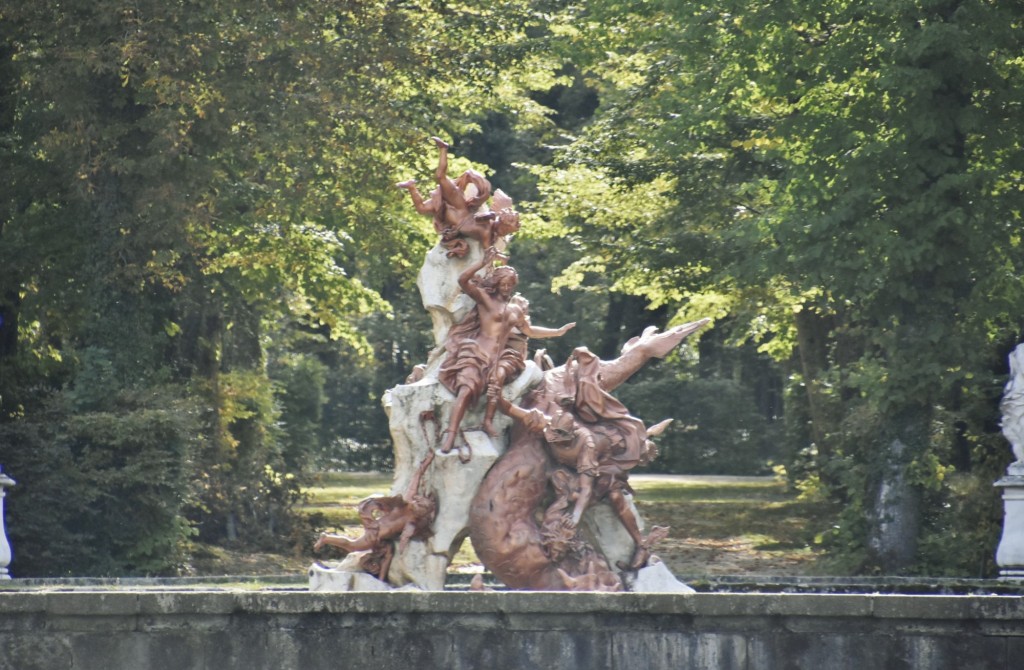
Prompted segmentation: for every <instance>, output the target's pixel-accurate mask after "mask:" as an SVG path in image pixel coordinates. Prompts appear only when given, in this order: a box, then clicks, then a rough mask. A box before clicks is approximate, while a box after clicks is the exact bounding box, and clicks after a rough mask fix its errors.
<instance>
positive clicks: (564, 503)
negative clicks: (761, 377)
mask: <svg viewBox="0 0 1024 670" xmlns="http://www.w3.org/2000/svg"><path fill="white" fill-rule="evenodd" d="M434 142H435V143H436V145H437V147H438V150H439V154H440V156H439V161H438V168H437V174H436V181H437V187H436V188H435V189H433V190H432V191H431V193H430V194H429V196H427V197H426V198H424V197H423V196H422V195H421V194H420V192H419V191H418V189H417V188H416V183H415V182H414V181H406V182H402V183H399V184H398V185H397V186H398V187H399V188H402V189H405V190H407V191H408V192H409V194H410V197H411V198H412V201H413V205H414V206H415V208H416V211H418V212H419V213H420V214H424V215H429V216H432V217H433V221H434V228H435V230H436V232H437V233H438V235H439V236H440V240H439V242H438V244H437V246H435V247H434V248H433V249H432V250H431V251H430V252H429V253H428V254H427V257H426V259H425V262H424V264H423V268H422V269H421V272H420V276H419V280H418V282H417V285H418V287H419V289H420V293H421V295H422V298H423V303H424V307H425V308H426V309H427V310H428V311H429V313H430V314H431V318H432V320H433V331H434V337H435V341H436V344H437V347H436V349H435V350H434V351H433V352H432V353H431V355H430V357H429V358H428V360H427V362H426V363H425V364H423V365H419V366H417V367H416V369H415V370H414V371H413V372H412V374H411V375H410V376H409V378H408V379H407V380H406V383H405V384H401V385H399V386H397V387H395V388H393V389H391V390H390V391H388V393H387V394H386V395H385V398H384V406H385V411H387V412H388V415H389V420H390V429H391V435H392V438H393V441H394V449H395V481H394V486H393V489H392V493H391V494H390V495H387V496H383V495H382V496H375V497H371V498H368V499H367V500H364V501H363V502H362V503H360V505H359V514H360V518H361V520H362V524H363V529H362V535H361V536H360V537H358V538H349V537H346V536H344V535H337V534H329V533H324V534H322V535H321V537H320V539H319V540H318V542H317V544H316V548H317V549H318V550H319V549H321V548H323V547H324V546H326V545H331V546H334V547H337V548H339V549H341V550H342V551H344V552H347V556H346V558H345V559H344V560H343V561H342V562H341V563H340V564H336V565H334V566H332V567H326V566H324V565H314V566H313V568H311V571H310V585H311V588H313V589H314V590H367V589H389V588H398V587H403V586H406V585H412V586H413V587H416V588H420V589H427V590H439V589H442V588H444V584H445V578H446V575H447V570H448V567H449V564H450V563H451V561H452V558H453V557H454V555H455V553H456V552H457V551H458V549H459V547H460V546H461V544H462V542H463V541H464V540H465V539H466V538H467V537H469V539H470V540H471V541H472V543H473V548H474V549H475V550H476V553H477V556H478V557H479V558H480V561H481V562H482V563H483V565H484V567H485V568H486V569H487V570H489V571H490V572H491V573H492V574H493V575H494V577H495V578H496V579H498V580H500V581H501V582H502V583H503V584H504V585H505V586H507V587H508V588H512V589H527V590H591V591H593V590H596V591H621V590H670V591H683V590H688V589H687V587H686V586H685V585H683V584H681V583H680V582H678V581H677V580H675V578H674V577H672V575H671V573H669V572H668V571H667V568H665V566H664V565H663V564H661V563H660V562H659V561H658V559H657V557H656V556H655V555H654V554H653V553H652V549H653V545H654V543H655V542H657V541H658V540H659V539H661V538H663V537H665V535H666V534H667V532H668V529H666V528H660V527H654V528H652V529H650V531H649V532H647V533H646V534H645V533H644V530H643V523H642V521H641V519H640V517H639V515H638V513H637V510H636V507H635V506H634V505H633V502H632V495H631V494H632V489H631V488H630V486H629V472H630V470H631V469H632V468H634V467H635V466H637V465H643V464H646V463H648V462H650V461H651V460H652V459H653V458H654V457H655V456H656V455H657V448H656V447H655V445H654V443H653V442H652V441H651V438H653V437H655V436H656V435H658V434H659V433H660V432H661V431H662V430H664V428H665V427H666V425H667V424H668V423H669V421H663V422H661V423H659V424H657V425H655V426H651V427H647V426H645V425H644V424H643V422H642V421H640V420H639V419H637V418H636V417H634V416H632V415H630V413H629V411H628V410H627V409H626V408H625V407H624V406H623V405H622V404H621V403H620V402H619V401H618V400H616V399H615V398H614V397H613V396H612V395H611V394H610V392H611V391H613V390H614V389H615V388H616V387H618V386H619V385H620V384H622V383H623V382H624V381H626V379H628V378H629V377H630V376H631V375H632V374H633V373H635V372H636V371H637V370H639V369H640V368H641V367H642V366H643V365H644V364H645V363H647V362H648V361H649V360H651V359H652V358H660V357H664V356H665V355H667V354H668V353H669V352H670V351H671V350H672V349H673V348H674V347H676V346H677V345H678V344H679V343H680V342H682V340H683V339H685V338H686V337H687V336H688V335H690V334H691V333H693V332H695V331H697V330H698V329H700V328H701V327H703V326H704V325H705V324H706V323H707V320H706V319H704V320H701V321H696V322H693V323H688V324H685V325H682V326H679V327H676V328H673V329H670V330H668V331H666V332H658V331H657V329H655V328H648V329H647V330H646V331H645V332H644V333H642V334H641V335H639V336H638V337H635V338H633V339H632V340H630V341H629V342H628V343H627V344H626V345H625V346H624V347H623V349H622V352H621V354H620V355H619V356H618V357H617V358H615V359H613V360H601V359H600V358H598V357H597V356H595V355H594V354H593V353H591V352H590V351H589V350H588V349H587V348H586V347H578V348H577V349H575V350H574V351H573V352H572V354H571V355H570V356H569V358H568V360H567V361H565V362H564V363H563V364H561V365H557V366H556V365H554V363H553V362H552V361H551V359H550V358H549V357H548V356H546V354H545V352H544V350H540V351H538V352H537V353H536V354H535V355H533V356H532V357H531V356H530V355H529V353H528V345H529V341H530V340H531V339H542V338H552V337H560V336H563V335H565V334H566V333H567V332H568V331H569V330H570V329H572V327H573V326H574V325H575V324H572V323H569V324H565V325H564V326H561V327H559V328H548V327H542V326H538V325H535V324H533V323H532V321H531V319H530V313H529V303H528V301H527V300H526V299H525V298H524V297H523V296H521V295H519V294H517V293H516V292H515V289H516V285H517V282H518V276H517V274H516V271H515V269H514V268H513V266H512V264H511V261H512V257H511V256H510V255H508V254H506V253H504V252H505V250H506V247H507V244H508V241H509V240H508V236H509V235H510V234H511V233H513V232H515V231H517V230H519V215H518V214H517V213H516V212H515V210H514V209H513V208H512V200H511V199H510V198H509V197H508V196H507V195H505V194H504V193H502V192H501V191H500V190H498V191H496V192H494V194H493V195H492V194H491V186H490V184H489V183H488V181H487V180H486V179H485V178H484V177H483V176H482V175H480V174H479V173H477V172H474V171H472V170H470V171H467V172H465V173H463V174H462V175H461V176H459V177H458V178H457V179H451V178H449V177H448V174H447V172H448V145H447V144H445V143H444V142H443V141H441V140H440V139H437V138H435V139H434Z"/></svg>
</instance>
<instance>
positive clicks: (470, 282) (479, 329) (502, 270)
mask: <svg viewBox="0 0 1024 670" xmlns="http://www.w3.org/2000/svg"><path fill="white" fill-rule="evenodd" d="M497 258H506V257H504V256H502V255H501V254H499V253H498V251H497V249H495V248H494V247H493V246H492V247H488V248H487V250H486V251H485V252H484V255H483V257H482V258H481V259H480V260H479V261H477V262H476V263H473V264H472V265H470V266H469V267H468V268H466V270H465V271H463V272H462V274H461V275H459V286H460V287H461V288H462V290H463V291H464V292H465V293H466V295H468V296H469V297H471V298H472V299H473V302H475V303H476V305H475V306H474V308H473V309H472V310H471V311H470V313H469V314H468V315H467V316H466V318H465V319H463V321H462V322H461V323H459V324H458V325H456V326H455V327H453V328H452V329H451V330H450V331H449V333H448V338H447V340H446V341H445V345H444V347H445V350H446V351H447V358H446V359H445V361H444V363H442V365H441V371H440V375H439V380H440V382H441V383H442V384H443V385H444V386H445V388H447V389H448V390H449V391H451V392H452V393H454V394H455V402H454V404H453V405H452V410H451V418H450V419H449V421H448V427H447V429H446V430H445V431H444V433H445V434H444V441H443V443H442V445H441V451H442V452H443V453H448V452H450V451H451V450H452V448H453V447H454V446H455V442H456V438H457V437H458V431H459V427H460V425H461V423H462V419H463V417H465V415H466V411H467V410H468V409H469V408H470V407H471V406H472V405H474V404H475V403H476V402H477V400H479V398H480V397H481V395H483V393H484V392H485V391H488V389H489V388H490V389H491V390H490V391H488V393H489V397H490V398H491V400H492V402H493V403H494V404H495V405H496V403H497V396H498V395H499V394H500V390H501V388H502V386H504V384H505V383H507V382H508V381H510V380H511V379H514V378H515V377H516V376H517V375H518V374H519V373H520V372H522V370H523V368H524V367H525V365H526V360H525V354H526V338H527V337H534V338H546V337H559V336H561V335H564V334H565V333H566V332H568V330H569V329H570V328H572V327H573V326H575V325H576V324H575V323H567V324H566V325H564V326H562V327H561V328H544V327H541V326H534V325H533V324H532V323H530V318H529V313H528V303H527V302H526V300H525V299H524V298H522V297H521V296H517V295H515V294H514V291H515V288H516V285H517V284H518V282H519V277H518V275H517V274H516V271H515V269H514V268H512V267H510V266H507V265H505V266H502V267H498V268H494V269H493V270H491V271H490V272H489V273H487V274H486V275H484V276H483V277H477V272H479V271H480V270H482V269H483V268H484V267H489V266H490V265H491V264H492V263H493V262H494V260H495V259H497ZM487 416H488V418H486V419H485V425H484V429H485V430H487V431H488V432H493V429H492V428H491V426H490V418H493V416H494V413H493V410H490V411H489V413H488V415H487ZM465 449H466V450H467V451H465V452H463V451H460V452H459V457H460V458H461V459H462V460H469V453H468V445H466V446H465Z"/></svg>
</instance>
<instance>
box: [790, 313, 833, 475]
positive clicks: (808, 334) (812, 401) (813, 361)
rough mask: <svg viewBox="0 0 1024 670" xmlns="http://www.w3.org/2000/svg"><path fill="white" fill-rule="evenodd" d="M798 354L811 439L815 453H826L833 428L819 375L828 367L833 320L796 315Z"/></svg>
mask: <svg viewBox="0 0 1024 670" xmlns="http://www.w3.org/2000/svg"><path fill="white" fill-rule="evenodd" d="M794 320H795V322H796V337H797V354H798V356H799V359H800V371H801V373H802V375H803V378H804V385H805V387H806V389H807V406H808V407H807V410H808V414H809V415H810V417H811V425H810V430H811V439H812V440H814V444H815V446H817V447H818V453H820V454H822V455H825V454H826V453H827V451H828V443H827V435H828V434H829V432H831V430H832V428H833V426H832V423H833V418H832V413H831V412H830V411H829V408H828V398H827V397H826V396H825V394H824V393H823V391H822V376H823V375H824V373H825V372H826V371H827V370H828V368H829V357H828V344H829V342H830V339H829V333H830V331H831V329H832V319H831V318H829V317H825V316H822V315H821V314H820V313H819V312H817V311H814V310H811V309H808V308H806V307H805V308H804V309H802V310H800V311H799V312H797V313H796V315H795V317H794Z"/></svg>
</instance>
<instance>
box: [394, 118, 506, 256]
mask: <svg viewBox="0 0 1024 670" xmlns="http://www.w3.org/2000/svg"><path fill="white" fill-rule="evenodd" d="M431 139H432V140H433V141H434V144H435V145H437V148H438V151H439V154H438V161H437V171H436V173H435V178H436V180H437V184H438V185H437V188H435V189H434V190H433V191H431V192H430V197H429V199H427V200H424V198H423V196H422V194H421V193H420V192H419V189H417V188H416V180H415V179H410V180H408V181H403V182H399V183H397V184H395V186H397V187H398V188H402V189H405V190H406V191H408V192H409V195H410V197H411V198H412V204H413V207H415V208H416V211H417V212H419V213H420V214H423V215H426V216H433V217H434V230H435V231H436V232H437V233H438V234H439V235H441V243H442V245H443V246H444V247H445V249H447V256H448V257H449V258H451V257H453V256H454V257H459V258H462V257H463V256H465V255H466V253H468V251H469V246H468V245H467V244H466V238H469V239H475V240H477V241H479V242H480V245H481V246H482V247H483V248H484V249H487V248H488V247H491V246H495V245H497V244H498V242H499V241H500V240H502V239H503V238H504V237H505V236H507V235H510V234H512V233H514V232H516V231H518V230H519V225H520V224H519V215H518V214H517V213H516V212H515V210H513V209H512V199H511V198H509V197H508V196H507V195H506V194H505V193H504V192H502V191H501V190H500V189H499V190H498V191H496V192H495V193H494V211H490V210H489V209H488V208H487V205H486V203H487V200H488V198H490V197H491V183H490V182H489V181H487V179H486V178H485V177H484V176H483V175H482V174H480V173H479V172H477V171H476V170H466V171H465V172H463V173H462V174H461V175H460V176H459V177H458V178H457V179H451V178H450V177H448V149H449V146H448V143H447V142H445V141H444V140H442V139H441V138H439V137H433V138H431Z"/></svg>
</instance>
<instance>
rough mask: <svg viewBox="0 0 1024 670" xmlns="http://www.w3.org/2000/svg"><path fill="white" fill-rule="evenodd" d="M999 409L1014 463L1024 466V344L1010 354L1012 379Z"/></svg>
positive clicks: (1007, 383)
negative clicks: (1014, 459) (1014, 458)
mask: <svg viewBox="0 0 1024 670" xmlns="http://www.w3.org/2000/svg"><path fill="white" fill-rule="evenodd" d="M999 409H1000V410H1001V411H1002V413H1003V418H1002V421H1001V422H1000V426H1001V427H1002V429H1003V435H1005V436H1006V439H1007V440H1009V441H1010V446H1011V448H1012V449H1013V455H1014V456H1015V457H1016V459H1017V460H1016V462H1015V463H1014V464H1013V465H1014V466H1019V467H1020V468H1024V344H1018V345H1017V348H1016V349H1014V350H1013V352H1012V353H1011V354H1010V381H1008V382H1006V388H1005V389H1004V390H1003V400H1002V402H1001V403H1000V405H999ZM1015 469H1016V468H1015Z"/></svg>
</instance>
